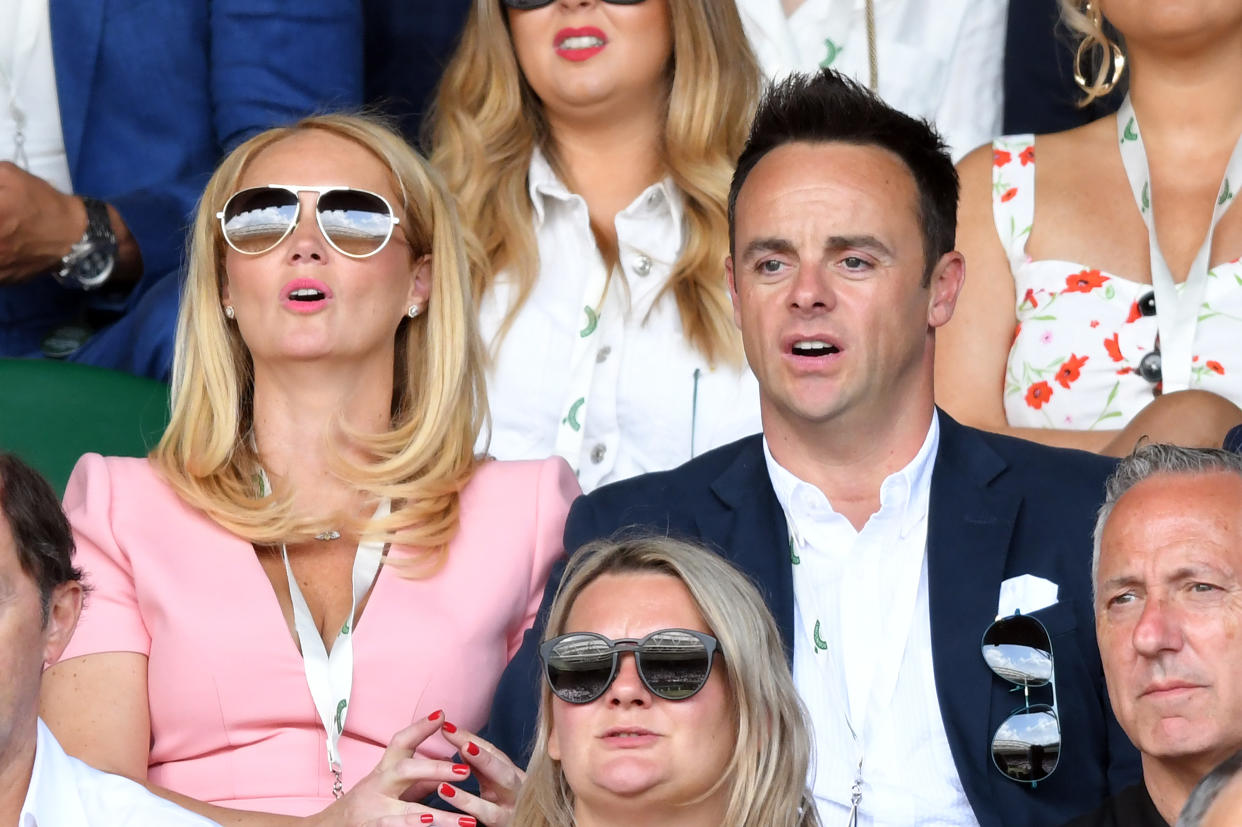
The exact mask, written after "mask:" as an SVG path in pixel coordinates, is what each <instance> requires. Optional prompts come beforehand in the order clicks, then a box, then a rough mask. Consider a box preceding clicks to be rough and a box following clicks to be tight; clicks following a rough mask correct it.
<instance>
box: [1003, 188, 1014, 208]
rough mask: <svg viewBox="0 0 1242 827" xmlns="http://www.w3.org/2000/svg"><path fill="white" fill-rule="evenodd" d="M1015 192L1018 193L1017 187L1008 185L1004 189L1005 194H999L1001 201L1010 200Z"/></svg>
mask: <svg viewBox="0 0 1242 827" xmlns="http://www.w3.org/2000/svg"><path fill="white" fill-rule="evenodd" d="M1017 194H1018V188H1017V187H1010V188H1009V189H1007V190H1005V194H1004V195H1002V196H1001V203H1002V204H1003V203H1004V202H1006V201H1012V200H1013V197H1014V196H1015V195H1017Z"/></svg>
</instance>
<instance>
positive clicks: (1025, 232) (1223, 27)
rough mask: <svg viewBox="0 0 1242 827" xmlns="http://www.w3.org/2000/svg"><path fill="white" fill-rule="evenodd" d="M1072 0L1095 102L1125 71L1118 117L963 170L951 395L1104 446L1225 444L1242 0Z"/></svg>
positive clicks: (961, 409)
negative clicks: (1108, 28) (1114, 35)
mask: <svg viewBox="0 0 1242 827" xmlns="http://www.w3.org/2000/svg"><path fill="white" fill-rule="evenodd" d="M1062 11H1063V16H1064V19H1065V21H1066V23H1067V24H1069V26H1070V27H1071V28H1072V29H1074V30H1075V31H1077V32H1078V33H1079V34H1080V35H1081V37H1082V38H1083V39H1082V45H1081V46H1080V48H1079V58H1080V59H1079V61H1078V64H1077V66H1078V72H1077V74H1076V80H1078V81H1079V83H1080V85H1081V86H1082V88H1083V90H1084V92H1085V93H1086V96H1087V99H1088V100H1091V99H1093V98H1094V97H1096V96H1098V95H1101V94H1106V93H1107V92H1108V91H1109V90H1110V89H1111V88H1112V87H1113V86H1114V85H1115V84H1116V83H1117V82H1118V81H1120V80H1123V79H1126V80H1128V82H1129V84H1130V94H1129V96H1128V97H1127V98H1126V100H1125V101H1124V102H1123V104H1122V106H1121V109H1120V110H1119V112H1118V113H1117V115H1115V116H1113V115H1110V116H1107V117H1105V118H1101V119H1099V120H1097V121H1094V122H1092V123H1090V124H1087V125H1086V126H1083V127H1080V128H1077V129H1073V130H1069V131H1067V132H1062V133H1057V134H1054V135H1041V136H1039V137H1038V138H1036V137H1034V136H1032V135H1015V136H1005V137H1002V138H998V139H997V140H996V141H994V142H993V143H992V144H991V145H990V146H983V147H980V148H979V149H977V150H975V151H974V152H973V153H971V154H970V155H969V156H967V158H965V159H964V160H963V161H962V163H961V164H960V166H959V172H960V175H961V180H962V201H961V208H960V212H959V227H960V232H961V235H960V241H959V247H960V249H961V250H962V251H963V253H965V255H966V259H967V273H968V278H967V283H966V287H965V289H964V290H963V292H962V295H961V297H960V298H959V300H958V306H957V312H956V314H955V316H954V319H953V321H952V322H951V323H950V324H949V325H948V326H947V327H946V328H944V329H942V330H941V332H940V334H939V337H938V338H939V345H940V347H939V353H938V354H937V366H936V390H937V400H938V402H939V403H940V404H941V405H942V406H944V407H945V409H946V410H947V411H948V412H949V413H950V414H953V415H954V416H957V417H958V418H960V419H962V420H963V421H965V422H967V423H969V424H973V425H977V426H979V427H983V428H987V429H989V430H993V431H1000V432H1006V433H1012V434H1015V435H1017V436H1022V437H1025V438H1028V439H1035V440H1037V441H1040V442H1045V443H1049V444H1054V445H1064V446H1070V447H1077V448H1085V449H1088V450H1094V451H1100V452H1104V453H1113V454H1122V453H1126V452H1128V451H1129V450H1130V449H1131V448H1132V447H1133V445H1134V442H1135V440H1136V439H1137V438H1139V437H1140V436H1143V435H1147V436H1149V437H1150V438H1152V439H1156V440H1162V441H1173V442H1180V443H1183V444H1194V445H1200V444H1201V445H1209V444H1211V445H1219V444H1220V439H1221V437H1222V436H1223V435H1224V433H1225V431H1227V430H1228V428H1229V427H1231V426H1232V425H1235V424H1238V423H1239V422H1242V410H1239V409H1238V407H1237V403H1240V402H1242V260H1240V259H1242V210H1239V209H1233V203H1234V200H1235V195H1236V193H1237V190H1238V189H1239V187H1242V2H1237V0H1230V2H1211V1H1210V0H1201V2H1195V3H1188V4H1181V5H1179V6H1178V7H1177V8H1172V7H1171V6H1169V4H1153V3H1148V2H1144V0H1103V2H1101V1H1100V0H1092V2H1091V3H1086V2H1083V0H1062ZM1105 18H1107V20H1108V22H1110V23H1112V24H1113V26H1114V27H1116V29H1117V30H1118V31H1120V32H1121V33H1122V34H1123V35H1124V39H1125V51H1124V52H1123V51H1122V50H1121V48H1120V47H1119V46H1118V45H1116V44H1114V43H1112V42H1111V41H1108V40H1107V38H1106V35H1105V34H1104V32H1103V30H1102V23H1103V21H1104V19H1105ZM1092 66H1096V67H1098V70H1097V71H1095V72H1092V71H1091V67H1092ZM1140 124H1141V128H1140ZM1037 160H1038V165H1037V163H1036V161H1037ZM1037 170H1038V172H1037ZM1037 185H1038V187H1037ZM1037 189H1038V195H1037Z"/></svg>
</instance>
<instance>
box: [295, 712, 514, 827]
mask: <svg viewBox="0 0 1242 827" xmlns="http://www.w3.org/2000/svg"><path fill="white" fill-rule="evenodd" d="M443 724H444V715H443V713H440V712H438V711H437V712H434V713H432V714H431V715H430V716H429V717H427V718H421V719H419V720H417V721H415V722H414V723H412V724H410V725H409V726H408V727H406V728H405V729H403V730H401V731H400V732H398V733H397V734H396V735H394V736H393V737H392V740H391V741H389V742H388V747H387V749H385V750H384V754H383V755H382V756H381V757H380V760H379V763H377V764H376V765H375V769H373V770H371V772H370V773H368V774H367V776H366V777H365V778H363V779H362V780H361V781H359V782H358V783H357V785H355V786H354V787H353V788H352V789H350V790H349V792H347V793H345V795H344V796H343V797H341V799H340V800H338V801H335V802H333V803H332V804H331V805H330V806H328V808H327V809H325V810H323V811H322V812H320V813H319V814H318V815H315V816H311V817H310V818H309V819H308V821H307V823H308V824H309V825H311V826H312V827H364V825H365V827H403V826H404V825H419V826H420V827H422V825H427V824H442V825H457V824H458V819H459V818H460V816H458V815H457V814H450V813H446V812H443V811H441V810H433V809H431V808H430V807H425V806H423V805H421V804H418V803H416V802H417V801H419V800H421V799H423V798H425V797H426V796H427V795H429V794H430V793H432V792H435V791H436V789H437V787H439V786H440V785H441V784H443V783H444V782H446V781H461V780H462V779H463V778H464V777H465V776H467V775H469V767H468V766H467V765H464V764H454V763H453V762H452V761H439V760H436V759H434V758H424V757H422V756H420V755H417V754H416V753H415V750H416V749H417V748H418V746H419V745H420V744H422V743H423V742H424V741H426V740H427V739H428V738H430V737H431V736H433V735H435V734H436V733H437V732H440V731H441V727H442V726H443ZM454 746H456V744H454ZM464 795H465V794H464V793H463V794H460V795H459V796H458V798H461V797H462V796H464ZM453 803H454V804H457V803H458V801H457V799H454V801H453ZM429 817H430V819H431V820H430V821H428V820H427V819H428V818H429ZM505 823H507V822H505Z"/></svg>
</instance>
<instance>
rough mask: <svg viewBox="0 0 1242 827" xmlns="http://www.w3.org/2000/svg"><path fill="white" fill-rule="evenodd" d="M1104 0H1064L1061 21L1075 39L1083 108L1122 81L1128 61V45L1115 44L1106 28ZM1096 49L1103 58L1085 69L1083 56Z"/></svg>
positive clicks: (1075, 56) (1080, 106)
mask: <svg viewBox="0 0 1242 827" xmlns="http://www.w3.org/2000/svg"><path fill="white" fill-rule="evenodd" d="M1099 2H1100V0H1060V5H1061V22H1062V23H1064V24H1065V27H1066V28H1067V29H1069V31H1070V37H1071V38H1072V40H1073V41H1074V44H1073V45H1074V48H1075V52H1074V81H1075V83H1077V84H1078V88H1079V89H1081V90H1082V92H1083V97H1082V99H1081V100H1079V101H1078V106H1079V108H1082V107H1085V106H1088V105H1089V104H1090V103H1091V102H1092V101H1094V100H1096V99H1097V98H1102V97H1104V96H1105V95H1107V94H1109V93H1110V92H1112V91H1113V89H1114V88H1116V86H1117V84H1118V83H1120V82H1121V79H1122V73H1123V72H1124V70H1125V65H1126V60H1125V51H1124V45H1123V44H1121V43H1114V42H1113V40H1112V38H1110V37H1109V36H1108V32H1106V31H1104V15H1103V14H1102V13H1101V12H1100V7H1099ZM1093 52H1098V53H1099V55H1100V56H1101V57H1102V59H1101V60H1099V61H1098V62H1095V61H1094V60H1093V61H1092V62H1093V63H1094V68H1093V69H1090V70H1088V71H1084V70H1083V67H1082V66H1081V64H1082V62H1083V58H1084V57H1085V56H1086V55H1088V54H1090V53H1093Z"/></svg>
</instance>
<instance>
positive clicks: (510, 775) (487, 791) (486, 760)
mask: <svg viewBox="0 0 1242 827" xmlns="http://www.w3.org/2000/svg"><path fill="white" fill-rule="evenodd" d="M442 732H443V735H444V740H446V741H448V742H449V743H450V744H452V745H453V746H455V747H457V752H458V753H459V754H460V755H461V758H462V760H463V761H465V762H466V763H467V764H469V765H470V768H471V769H472V770H473V771H474V776H475V778H477V779H478V780H479V795H477V796H476V795H471V794H470V793H468V792H466V791H465V790H460V789H457V788H454V787H450V786H448V785H447V784H446V785H444V787H445V788H447V789H450V790H452V791H453V795H452V796H451V797H449V796H445V794H444V789H441V791H440V795H441V797H442V798H446V800H447V799H448V798H451V800H452V802H453V806H454V807H457V808H458V809H460V810H461V811H462V812H465V813H469V814H470V815H471V816H474V817H475V818H476V819H477V820H478V823H479V824H486V825H488V827H509V825H510V824H511V823H512V821H513V807H514V804H516V803H517V795H518V790H520V789H521V787H522V782H523V781H525V780H526V773H525V772H523V771H522V770H521V769H519V768H518V766H517V765H516V764H514V763H513V762H512V761H510V760H509V757H508V756H507V755H505V754H504V753H503V752H501V751H500V750H499V749H497V748H496V747H494V746H492V745H491V744H489V743H488V742H487V741H484V740H483V739H482V738H480V737H479V736H477V735H475V734H474V733H473V732H469V731H467V730H465V729H462V728H461V727H457V726H451V725H450V724H448V723H447V722H446V723H445V725H444V729H443V731H442ZM437 823H438V822H437ZM445 823H446V824H450V825H453V827H471V825H470V823H469V821H468V820H467V821H464V822H459V821H447V822H445Z"/></svg>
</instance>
